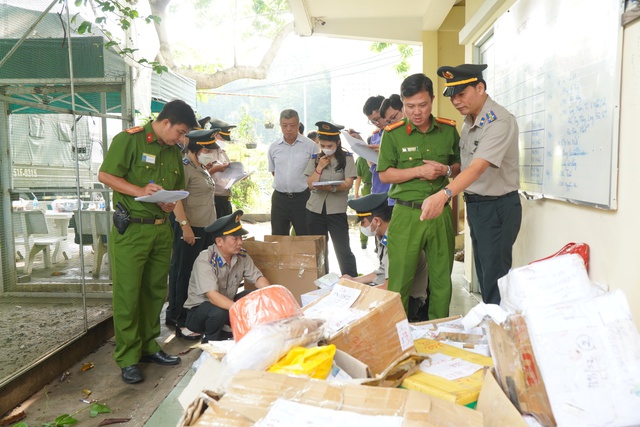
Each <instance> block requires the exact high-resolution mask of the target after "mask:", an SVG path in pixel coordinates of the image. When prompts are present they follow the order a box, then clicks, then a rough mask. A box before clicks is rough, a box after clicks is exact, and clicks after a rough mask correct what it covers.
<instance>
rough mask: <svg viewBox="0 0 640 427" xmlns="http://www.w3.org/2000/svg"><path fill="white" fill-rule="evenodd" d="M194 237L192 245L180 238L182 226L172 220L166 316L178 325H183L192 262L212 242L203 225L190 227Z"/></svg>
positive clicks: (185, 317)
mask: <svg viewBox="0 0 640 427" xmlns="http://www.w3.org/2000/svg"><path fill="white" fill-rule="evenodd" d="M191 229H192V230H193V234H194V235H195V236H196V237H199V239H196V241H195V243H194V244H193V246H191V245H189V244H187V243H185V242H184V240H182V227H180V224H178V223H177V222H175V221H174V222H173V254H172V255H171V269H170V271H169V305H168V307H167V312H166V315H167V316H166V318H167V319H169V320H172V321H173V322H175V323H176V324H177V325H178V326H179V327H183V326H184V322H185V320H186V319H187V311H186V310H185V308H184V307H183V306H184V303H185V301H187V296H188V294H189V278H190V277H191V270H192V269H193V263H194V262H195V261H196V258H198V255H200V252H202V251H203V250H205V249H206V248H208V247H209V246H211V245H212V244H213V237H212V236H211V233H206V232H205V231H204V227H193V226H192V227H191Z"/></svg>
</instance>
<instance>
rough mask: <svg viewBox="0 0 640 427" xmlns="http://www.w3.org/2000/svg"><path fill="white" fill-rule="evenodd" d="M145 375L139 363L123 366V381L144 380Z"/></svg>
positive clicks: (134, 381) (135, 381) (131, 382)
mask: <svg viewBox="0 0 640 427" xmlns="http://www.w3.org/2000/svg"><path fill="white" fill-rule="evenodd" d="M143 379H144V377H143V376H142V371H140V368H139V367H138V365H131V366H125V367H124V368H122V381H124V382H125V383H127V384H135V383H139V382H140V381H142V380H143Z"/></svg>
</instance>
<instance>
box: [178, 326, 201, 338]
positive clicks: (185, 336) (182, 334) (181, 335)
mask: <svg viewBox="0 0 640 427" xmlns="http://www.w3.org/2000/svg"><path fill="white" fill-rule="evenodd" d="M189 332H191V331H189ZM176 337H178V338H183V339H185V340H190V341H197V340H199V339H201V338H202V334H197V333H195V332H192V333H191V334H189V335H185V334H184V333H183V332H182V328H181V327H176Z"/></svg>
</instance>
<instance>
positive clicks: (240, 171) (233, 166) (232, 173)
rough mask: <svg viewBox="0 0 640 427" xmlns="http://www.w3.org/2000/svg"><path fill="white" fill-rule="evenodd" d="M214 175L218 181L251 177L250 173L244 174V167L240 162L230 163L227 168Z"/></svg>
mask: <svg viewBox="0 0 640 427" xmlns="http://www.w3.org/2000/svg"><path fill="white" fill-rule="evenodd" d="M214 175H215V176H216V178H219V179H235V180H239V179H240V178H246V177H247V176H249V175H251V172H245V170H244V165H243V164H242V163H241V162H231V163H229V167H228V168H226V169H225V170H224V171H222V172H216V173H215V174H214Z"/></svg>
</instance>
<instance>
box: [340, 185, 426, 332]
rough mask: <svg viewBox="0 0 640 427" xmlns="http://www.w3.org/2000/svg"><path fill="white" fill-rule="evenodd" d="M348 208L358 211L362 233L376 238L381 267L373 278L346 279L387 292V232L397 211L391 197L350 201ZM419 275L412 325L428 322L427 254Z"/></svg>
mask: <svg viewBox="0 0 640 427" xmlns="http://www.w3.org/2000/svg"><path fill="white" fill-rule="evenodd" d="M348 205H349V207H350V208H351V209H353V210H355V211H356V215H357V217H358V222H361V224H360V231H361V232H362V233H363V234H365V235H366V236H370V237H371V236H376V241H377V244H378V252H377V253H378V259H379V260H380V265H379V266H378V268H377V269H376V270H375V271H373V272H371V273H369V274H365V275H363V276H358V277H346V278H348V279H351V280H354V281H356V282H359V283H365V284H373V285H376V286H380V287H381V288H383V289H386V288H387V282H388V280H389V256H388V251H387V240H388V239H387V229H388V228H389V221H390V220H391V213H392V211H393V207H392V206H389V203H388V194H387V193H378V194H370V195H368V196H364V197H361V198H359V199H353V200H349V203H348ZM415 273H416V274H415V276H414V278H413V284H412V286H411V291H410V293H409V310H408V312H407V318H408V319H409V321H410V322H420V321H423V320H428V314H427V307H428V304H427V285H428V283H429V279H428V277H427V262H426V259H425V256H424V252H422V253H421V256H420V259H419V262H418V265H417V267H416V272H415Z"/></svg>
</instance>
